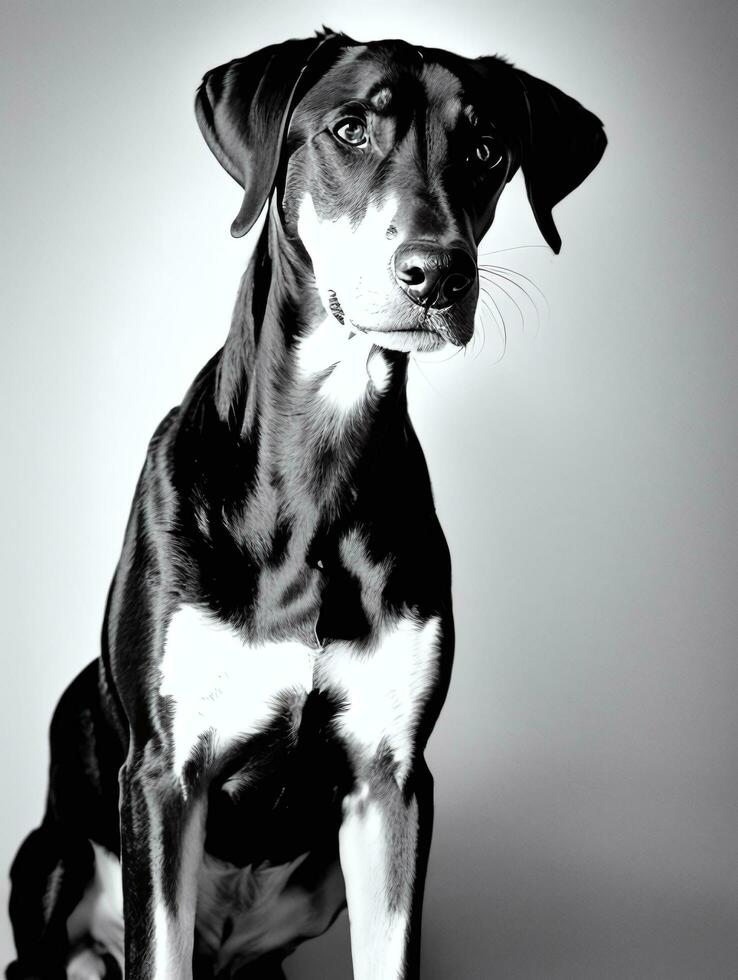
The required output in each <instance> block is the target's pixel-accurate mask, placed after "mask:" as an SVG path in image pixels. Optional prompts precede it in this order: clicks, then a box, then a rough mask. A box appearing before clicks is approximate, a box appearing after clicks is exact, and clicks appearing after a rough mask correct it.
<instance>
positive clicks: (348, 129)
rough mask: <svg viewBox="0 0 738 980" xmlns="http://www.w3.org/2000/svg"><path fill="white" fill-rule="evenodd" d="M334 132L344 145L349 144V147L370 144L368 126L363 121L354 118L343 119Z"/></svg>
mask: <svg viewBox="0 0 738 980" xmlns="http://www.w3.org/2000/svg"><path fill="white" fill-rule="evenodd" d="M333 132H334V134H335V135H336V136H337V137H338V139H340V140H341V142H342V143H348V145H349V146H366V144H367V142H368V138H367V135H366V126H365V125H364V123H363V122H362V121H361V119H357V118H356V117H353V116H352V117H351V118H350V119H342V120H341V122H340V123H339V124H338V125H337V126H336V127H335V129H334V130H333Z"/></svg>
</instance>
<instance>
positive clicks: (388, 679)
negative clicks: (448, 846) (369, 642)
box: [316, 616, 440, 779]
mask: <svg viewBox="0 0 738 980" xmlns="http://www.w3.org/2000/svg"><path fill="white" fill-rule="evenodd" d="M439 640H440V621H439V619H438V618H433V619H430V620H427V621H426V622H418V621H417V620H415V619H414V618H412V617H411V616H404V617H402V618H401V619H400V620H399V621H398V622H397V623H395V624H394V625H392V626H388V627H387V628H386V629H385V630H384V632H383V633H382V634H381V635H380V636H379V638H378V639H377V641H376V645H375V646H374V647H373V649H370V650H360V649H358V648H357V647H355V646H353V645H352V644H350V643H332V644H331V645H330V646H329V647H327V648H326V649H325V651H324V652H323V653H322V654H321V655H320V659H319V661H318V663H317V665H316V680H317V685H316V686H318V687H320V688H327V689H329V690H331V691H333V692H336V693H338V694H339V695H340V696H342V697H343V699H344V703H345V707H344V709H343V710H342V711H341V712H339V714H338V716H337V719H336V732H337V733H338V734H339V736H343V737H346V738H348V739H350V740H351V741H353V742H354V743H358V745H359V746H360V747H361V750H362V752H364V753H366V754H367V755H368V756H372V755H373V754H374V753H375V752H376V751H377V750H378V748H379V746H380V743H382V742H384V743H385V744H386V745H387V746H388V747H389V749H390V751H391V752H392V755H393V757H394V761H395V762H396V763H398V778H399V779H402V777H403V776H404V775H405V773H406V772H407V769H408V767H409V766H410V764H411V762H412V745H413V737H414V734H415V730H416V727H417V723H418V721H419V719H420V716H421V714H422V711H423V707H424V705H425V704H426V703H427V700H428V697H429V696H430V694H431V692H432V690H433V688H434V686H435V684H436V681H437V679H438V671H439V660H440V642H439Z"/></svg>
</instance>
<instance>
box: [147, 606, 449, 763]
mask: <svg viewBox="0 0 738 980" xmlns="http://www.w3.org/2000/svg"><path fill="white" fill-rule="evenodd" d="M439 659H440V623H439V620H438V619H437V618H435V617H434V618H431V619H427V620H425V621H419V620H417V619H416V618H415V617H413V616H411V615H410V614H406V615H404V616H396V617H394V618H393V619H388V621H387V624H386V625H385V626H383V627H382V629H381V631H378V632H377V634H376V635H374V636H372V637H371V638H370V642H365V643H363V644H357V643H351V642H345V641H340V642H339V641H336V642H332V643H329V644H326V645H325V646H324V647H321V648H318V647H317V646H316V647H314V648H311V647H309V646H307V645H305V644H304V643H301V642H298V641H283V642H272V643H266V644H263V645H259V646H253V645H249V644H246V643H244V642H243V640H242V639H241V637H240V636H239V635H238V634H237V633H236V632H235V631H234V630H232V629H230V628H229V627H226V626H223V625H220V624H216V623H215V622H214V621H213V620H212V619H211V618H210V617H208V616H206V615H204V614H203V613H202V612H201V611H199V610H197V609H195V608H194V607H192V606H184V607H182V608H181V609H179V610H178V611H177V612H176V613H175V615H174V617H173V619H172V621H171V623H170V625H169V629H168V632H167V637H166V643H165V651H164V657H163V660H162V663H161V675H160V677H161V679H160V685H159V693H160V695H162V697H163V698H164V699H165V700H164V703H165V704H166V706H167V712H166V724H167V728H168V735H169V738H170V740H171V746H172V760H173V768H174V771H175V775H177V776H178V777H180V778H182V779H184V773H185V769H186V766H187V764H188V763H189V762H190V761H191V760H193V758H195V757H197V756H199V757H201V756H202V751H201V750H202V747H203V740H207V743H208V752H207V756H208V757H209V758H210V759H211V760H213V761H214V762H215V764H216V765H217V762H218V760H219V759H220V758H222V757H223V756H224V755H225V754H226V753H227V752H228V750H229V749H231V748H232V747H233V746H234V745H236V744H238V745H240V746H242V747H246V749H248V744H249V739H250V737H252V736H258V735H260V734H262V733H265V732H267V731H269V730H270V728H274V727H275V726H278V730H277V729H275V738H276V737H280V736H281V737H282V738H283V739H286V740H287V741H290V740H292V739H294V738H296V737H297V734H298V732H299V730H300V724H301V721H302V710H303V707H304V705H305V701H306V700H307V697H308V695H309V694H310V692H311V691H319V692H322V693H324V694H325V695H327V696H328V697H330V698H332V699H333V701H334V703H336V704H337V705H338V707H337V710H336V716H335V718H334V720H333V722H332V728H331V730H332V732H333V734H334V735H335V737H336V738H337V739H340V740H344V741H351V742H352V743H354V744H358V745H359V746H361V747H362V749H363V750H364V751H366V753H367V754H372V753H373V752H374V751H375V750H377V749H378V747H379V745H380V743H385V744H388V745H389V746H390V747H391V750H392V752H393V754H394V755H395V758H396V761H397V762H398V763H401V764H402V763H406V762H407V761H408V759H409V755H410V752H411V742H412V735H413V732H414V729H415V726H416V724H417V720H418V717H419V715H420V713H421V711H422V707H423V705H424V704H425V702H426V701H427V699H428V697H429V695H430V693H431V691H432V689H433V687H434V685H435V683H436V680H437V677H438V671H439Z"/></svg>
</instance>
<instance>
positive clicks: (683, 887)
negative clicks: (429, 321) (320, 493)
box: [0, 0, 738, 980]
mask: <svg viewBox="0 0 738 980" xmlns="http://www.w3.org/2000/svg"><path fill="white" fill-rule="evenodd" d="M732 6H733V5H732V4H731V3H719V2H712V3H708V4H700V5H697V4H687V3H682V2H671V3H669V2H647V3H641V2H634V0H620V2H618V3H614V4H613V3H606V4H605V3H592V2H576V0H561V2H554V3H552V2H546V0H500V2H498V3H495V4H492V3H481V2H473V0H453V2H452V3H440V2H437V0H433V2H431V0H426V2H423V3H419V2H412V3H409V4H408V3H398V2H396V0H392V2H382V3H376V2H374V3H372V4H370V5H368V4H358V3H357V4H352V5H349V4H346V3H345V2H340V3H339V2H338V0H326V2H324V3H319V2H308V3H297V2H292V3H288V2H284V0H273V2H270V3H264V4H259V5H256V4H254V5H249V4H246V3H235V2H224V0H220V2H218V3H212V4H203V3H194V2H192V3H190V2H188V3H176V4H175V3H171V4H163V3H161V4H150V3H142V2H135V3H131V2H128V3H110V2H107V0H106V2H86V3H79V2H70V0H67V2H65V3H57V2H48V3H45V4H42V3H38V2H35V0H24V2H22V3H20V2H11V3H9V2H8V0H4V3H3V6H2V25H1V29H0V37H1V38H2V40H1V41H0V44H1V45H2V51H1V52H0V66H1V67H0V71H1V72H2V88H1V91H2V113H3V118H2V133H3V142H4V149H3V152H2V155H1V156H0V167H1V168H2V188H3V197H4V200H3V204H2V231H3V236H2V270H3V279H4V285H3V288H2V295H1V296H0V302H1V303H2V371H3V380H2V386H3V387H2V391H3V396H4V409H3V412H2V425H3V440H2V446H3V480H2V484H1V492H2V507H1V509H0V513H2V516H3V530H2V538H3V551H4V561H3V563H2V575H3V580H2V583H1V586H2V588H1V595H2V601H3V604H4V611H3V614H2V623H3V631H4V633H5V637H4V643H3V654H2V657H3V659H2V683H1V684H0V694H1V696H2V713H1V714H0V722H1V723H2V726H3V727H2V746H3V758H2V775H1V783H0V785H2V788H3V789H2V798H3V806H2V808H0V820H1V821H2V827H1V829H0V849H1V851H2V853H1V854H0V867H2V868H5V867H7V865H8V864H9V862H10V859H11V855H12V853H13V852H14V851H15V848H16V846H17V845H18V842H19V840H20V839H21V837H22V836H23V835H24V834H25V833H26V832H27V831H28V830H29V829H30V828H31V827H32V826H33V825H35V824H36V822H37V821H38V819H39V817H40V815H41V811H42V801H43V793H44V778H45V773H44V770H45V765H46V756H47V749H46V734H45V730H46V726H47V722H48V719H49V716H50V713H51V711H52V707H53V705H54V703H55V702H56V700H57V697H58V695H59V694H60V692H61V690H62V689H63V687H64V686H65V685H66V683H67V682H68V681H69V680H70V678H71V677H72V675H73V674H74V672H75V671H76V670H77V669H78V668H79V667H81V666H82V665H83V664H84V663H85V662H86V661H87V660H88V659H90V658H91V657H93V656H94V655H95V653H96V649H97V643H98V633H99V627H100V621H101V616H102V609H103V603H104V599H105V593H106V589H107V585H108V581H109V578H110V575H111V573H112V570H113V566H114V563H115V561H116V557H117V553H118V549H119V546H120V542H121V538H122V533H123V528H124V523H125V519H126V515H127V510H128V506H129V501H130V498H131V494H132V492H133V488H134V482H135V479H136V475H137V472H138V469H139V467H140V464H141V462H142V458H143V453H144V450H145V447H146V443H147V441H148V438H149V435H150V434H151V432H152V430H153V428H154V426H155V425H156V423H157V422H158V420H159V419H160V417H161V416H162V415H163V414H164V413H165V412H166V411H167V409H169V407H170V406H171V405H172V404H175V403H176V402H178V401H179V400H180V399H181V397H182V395H183V393H184V391H185V390H186V388H187V386H188V384H189V381H190V380H191V378H192V377H193V376H194V374H195V373H196V371H197V370H198V368H199V367H200V366H201V365H202V364H203V363H204V361H205V360H206V359H207V358H208V357H209V356H210V354H211V353H212V352H213V351H214V350H215V349H217V347H218V346H219V345H220V343H221V341H222V340H223V338H224V337H225V334H226V330H227V326H228V320H229V315H230V309H231V305H232V302H233V298H234V296H235V290H236V284H237V280H238V276H239V272H240V270H241V269H242V267H243V266H244V264H245V262H246V260H247V255H248V252H249V249H250V246H251V244H252V240H247V241H240V242H235V241H232V240H231V239H230V238H229V236H228V226H229V223H230V220H231V219H232V217H233V216H234V214H235V211H236V209H237V207H238V204H239V193H238V189H237V188H236V185H235V184H233V182H232V181H231V180H230V179H229V178H228V177H227V176H226V174H225V173H224V172H223V171H221V170H220V168H219V167H218V165H217V164H216V162H215V160H214V159H213V158H212V157H211V155H210V153H209V151H208V150H207V149H206V147H205V145H204V143H203V142H202V141H201V138H200V136H199V133H198V131H197V128H196V125H195V121H194V117H193V113H192V105H191V103H192V94H193V91H194V87H195V85H196V83H197V81H198V80H199V77H200V76H201V74H202V72H203V71H204V70H205V69H207V68H209V67H211V66H213V65H215V64H219V63H220V62H222V61H225V60H227V59H229V58H231V57H233V56H236V55H240V54H243V53H245V52H247V51H250V50H253V49H255V48H258V47H260V46H262V45H263V44H265V43H269V42H272V41H274V40H279V39H281V38H283V37H285V36H288V35H298V36H299V35H304V34H308V33H310V32H311V31H312V30H313V29H314V28H316V27H318V26H319V25H320V23H321V22H325V23H328V24H330V25H332V26H335V27H339V28H342V29H344V30H346V31H347V32H349V33H351V34H353V35H354V36H356V37H359V38H370V37H377V36H380V37H381V36H402V37H405V38H407V39H408V40H415V41H417V42H418V43H425V44H430V45H438V46H445V47H448V48H450V49H452V50H456V51H459V52H461V53H465V54H469V55H477V54H485V53H492V52H500V53H504V54H506V55H507V56H509V57H510V58H512V59H513V60H514V61H515V62H516V63H517V64H519V65H520V66H521V67H524V68H526V69H527V70H529V71H531V72H533V73H534V74H537V75H539V76H541V77H543V78H546V79H547V80H549V81H552V82H554V83H555V84H557V85H559V86H560V87H561V88H563V89H564V90H565V91H568V92H570V93H571V94H573V95H575V96H576V97H577V98H579V99H580V100H581V101H582V102H583V103H584V104H585V105H587V106H588V107H590V108H592V109H593V110H594V111H596V112H597V113H598V114H599V115H600V116H601V117H602V118H603V119H604V120H605V122H606V125H607V131H608V134H609V137H610V148H609V149H608V151H607V154H606V156H605V159H604V162H603V163H602V165H601V166H600V168H599V169H598V170H597V171H596V172H595V174H594V175H593V176H592V177H591V178H590V179H589V180H588V181H587V183H586V184H585V185H584V186H583V187H582V188H581V189H580V190H579V191H577V192H575V194H574V195H573V196H572V197H571V198H569V199H567V200H566V201H565V202H564V203H562V204H561V205H560V207H559V208H558V209H557V221H558V223H559V227H560V230H561V232H562V236H563V239H564V249H563V252H562V254H561V256H560V257H558V258H556V257H554V256H553V255H552V254H551V253H550V252H549V251H548V250H547V249H544V248H539V247H535V248H523V249H516V250H514V251H509V252H502V253H499V254H498V255H497V256H495V257H493V258H491V259H490V260H489V261H497V262H499V263H501V264H502V265H505V266H508V267H510V268H513V269H515V270H518V271H520V272H522V273H524V274H525V275H527V276H529V277H531V278H532V279H534V280H535V282H536V283H537V284H538V286H539V287H540V289H541V290H542V291H543V292H544V293H545V295H546V298H547V300H548V303H549V305H550V313H549V314H547V313H546V311H545V307H544V304H543V303H542V302H541V301H540V300H537V302H538V306H539V308H540V311H541V323H540V326H539V324H538V321H537V317H536V315H535V312H534V311H533V309H532V306H531V304H530V303H529V302H528V301H527V300H526V299H525V297H522V296H520V295H519V296H518V299H519V302H520V304H521V306H522V307H523V311H524V314H525V315H524V321H523V323H521V319H520V317H519V315H518V313H517V311H516V310H515V307H514V306H513V305H512V304H511V303H510V301H509V300H507V299H506V298H505V297H504V295H502V293H500V292H499V291H498V292H497V293H496V294H495V295H496V297H497V299H498V302H499V303H500V306H501V308H502V311H503V314H504V316H505V320H506V323H507V333H508V341H507V350H506V352H505V355H504V357H501V354H502V342H501V340H500V337H499V335H498V332H497V330H496V328H495V326H494V324H493V323H492V322H491V321H488V322H487V323H486V328H485V335H486V342H485V344H484V345H483V344H482V340H481V332H480V336H479V338H478V341H477V342H476V343H475V345H474V347H473V349H472V350H470V351H469V352H468V353H467V354H466V356H457V357H454V358H452V359H451V360H448V361H447V362H446V363H443V360H444V358H443V357H436V358H435V359H433V358H428V357H425V358H423V359H422V363H421V364H420V365H418V366H416V367H415V368H413V372H412V380H411V396H412V404H413V413H414V418H415V420H416V423H417V427H418V429H419V431H420V435H421V438H422V439H423V442H424V445H425V448H426V453H427V456H428V459H429V463H430V468H431V472H432V475H433V480H434V486H435V491H436V495H437V504H438V510H439V512H440V514H441V518H442V520H443V523H444V525H445V528H446V531H447V535H448V538H449V542H450V545H451V550H452V554H453V556H454V559H455V596H456V610H457V620H458V653H457V662H456V670H455V677H454V681H453V686H452V690H451V695H450V697H449V701H448V704H447V707H446V710H445V713H444V714H443V716H442V719H441V722H440V724H439V726H438V728H437V730H436V733H435V734H434V736H433V739H432V742H431V745H430V751H429V757H430V761H431V765H432V768H433V769H434V771H435V773H436V777H437V823H436V833H435V842H434V850H433V856H432V865H431V869H430V876H429V887H428V895H427V902H426V915H425V938H424V947H425V971H424V977H425V978H427V980H448V978H452V977H464V978H479V980H487V978H501V980H502V978H504V980H542V978H561V980H579V978H581V980H610V978H612V980H626V978H627V980H656V978H668V980H680V978H685V980H686V978H689V980H705V978H721V980H726V978H729V977H734V976H736V975H737V974H738V956H737V954H738V869H737V868H736V856H737V849H736V842H735V830H736V795H737V784H738V780H737V779H736V750H735V744H736V717H735V715H736V713H735V707H734V705H735V701H736V667H735V657H734V643H733V637H734V633H735V625H736V603H735V598H734V586H735V582H736V526H735V525H736V507H735V500H734V497H735V483H736V453H735V444H734V438H733V436H734V428H735V425H734V419H735V412H736V407H737V406H736V402H737V401H738V394H737V392H736V384H735V371H736V366H737V365H738V361H737V360H736V353H737V352H736V331H735V313H736V287H735V281H736V272H735V256H736V233H735V219H736V212H735V204H736V178H735V169H736V162H737V160H738V153H737V152H736V151H737V149H738V147H737V146H736V138H735V131H736V124H735V118H734V108H735V101H736V85H735V81H736V79H735V67H734V66H735V54H734V52H735V48H736V40H737V37H736V20H735V17H734V15H733V14H732V13H731V7H732ZM540 243H541V239H540V237H539V235H538V232H537V230H536V228H535V225H534V223H533V219H532V217H531V215H530V213H529V211H528V208H527V204H526V201H525V198H524V194H523V190H522V185H521V183H520V182H519V180H516V181H515V183H514V184H513V185H512V186H511V187H510V188H509V189H508V191H507V193H506V196H505V197H504V198H503V205H502V207H501V209H500V214H499V219H498V221H497V222H496V224H495V226H494V228H493V230H492V232H491V234H490V235H489V237H488V239H487V242H486V246H485V249H483V250H484V251H486V250H490V251H491V250H493V249H504V248H509V247H513V246H522V245H525V246H527V245H533V244H535V245H540ZM503 285H506V284H505V283H504V282H503ZM532 295H534V296H535V295H536V294H535V293H532ZM2 890H3V894H2V895H0V899H2V898H4V890H5V885H4V883H3V885H2ZM328 951H330V954H329V953H328ZM10 952H11V947H10V933H9V928H8V926H7V924H6V923H5V922H4V921H3V924H2V927H1V931H0V957H1V958H2V959H3V960H7V959H8V957H9V956H10ZM347 955H348V954H347V942H346V926H345V920H342V923H341V924H340V925H339V926H338V927H337V928H336V929H335V930H334V931H333V933H332V934H331V935H330V936H329V937H328V938H326V939H324V940H321V941H319V942H316V943H313V944H312V945H311V946H309V947H305V948H304V949H303V951H301V952H300V953H299V954H298V955H297V956H296V957H295V958H294V959H293V960H292V961H291V964H292V965H291V966H290V970H289V972H290V976H291V977H292V978H303V980H308V978H314V980H317V978H325V980H334V978H335V980H338V978H346V977H347V976H349V975H350V973H349V967H348V959H347ZM326 957H328V962H327V961H326ZM321 962H322V964H323V965H319V964H320V963H321ZM326 962H327V965H326Z"/></svg>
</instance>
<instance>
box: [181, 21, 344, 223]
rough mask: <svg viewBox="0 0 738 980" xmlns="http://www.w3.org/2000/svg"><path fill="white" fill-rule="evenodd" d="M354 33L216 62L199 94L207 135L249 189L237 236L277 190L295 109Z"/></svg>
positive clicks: (199, 114) (198, 112)
mask: <svg viewBox="0 0 738 980" xmlns="http://www.w3.org/2000/svg"><path fill="white" fill-rule="evenodd" d="M348 40H349V39H348V38H346V37H345V36H343V35H340V34H334V33H332V32H330V33H326V34H319V35H316V36H315V37H312V38H305V39H303V40H294V39H293V40H290V41H285V42H283V43H282V44H272V45H270V46H269V47H267V48H263V49H262V50H261V51H256V52H255V53H254V54H250V55H248V56H247V57H245V58H236V60H235V61H230V62H228V64H226V65H221V66H220V67H219V68H213V70H212V71H209V72H208V73H207V74H206V75H205V77H204V78H203V80H202V83H201V84H200V87H199V88H198V90H197V95H196V96H195V115H196V116H197V121H198V123H199V125H200V129H201V131H202V134H203V136H204V137H205V141H206V143H207V144H208V146H209V147H210V149H211V150H212V151H213V153H214V154H215V156H216V157H217V159H218V160H219V162H220V163H221V164H222V166H223V167H224V168H225V169H226V170H227V171H228V173H229V174H230V175H231V177H233V178H234V180H237V181H238V183H239V184H240V185H241V186H242V187H243V189H244V198H243V204H242V205H241V210H240V211H239V213H238V215H237V216H236V219H235V221H234V222H233V224H232V225H231V234H232V235H233V236H234V238H241V237H242V236H243V235H245V234H246V232H247V231H249V229H250V228H251V227H252V225H253V224H254V222H255V221H256V219H257V218H258V217H259V214H260V213H261V209H262V208H263V207H264V204H265V202H266V200H267V198H268V197H269V195H270V194H271V192H272V188H273V187H274V183H275V180H276V178H277V172H278V170H279V163H280V156H281V152H282V144H283V141H284V136H285V134H286V132H287V127H288V125H289V119H290V115H291V112H292V109H293V108H294V106H295V105H296V104H297V101H298V100H299V98H300V97H301V96H302V95H303V94H304V92H305V91H306V90H307V88H309V86H310V84H311V83H312V82H313V81H315V80H316V79H317V77H318V76H319V74H320V72H321V71H323V70H325V68H326V67H327V65H328V64H329V63H330V61H331V59H332V58H333V57H334V56H335V52H336V50H337V48H338V47H339V46H340V45H341V44H342V43H346V42H347V41H348Z"/></svg>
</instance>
